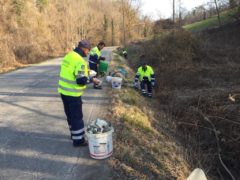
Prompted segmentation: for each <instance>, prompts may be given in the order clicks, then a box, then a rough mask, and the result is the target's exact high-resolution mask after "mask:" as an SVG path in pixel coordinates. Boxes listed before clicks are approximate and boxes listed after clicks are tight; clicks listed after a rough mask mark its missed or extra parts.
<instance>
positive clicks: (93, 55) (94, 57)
mask: <svg viewBox="0 0 240 180" xmlns="http://www.w3.org/2000/svg"><path fill="white" fill-rule="evenodd" d="M100 57H101V51H100V50H99V49H98V47H97V46H96V47H94V48H92V49H91V51H90V56H89V62H90V63H93V64H99V58H100Z"/></svg>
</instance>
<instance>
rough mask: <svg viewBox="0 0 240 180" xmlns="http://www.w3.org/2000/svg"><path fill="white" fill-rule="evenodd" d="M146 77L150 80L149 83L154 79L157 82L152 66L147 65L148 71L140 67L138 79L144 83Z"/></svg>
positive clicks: (137, 74)
mask: <svg viewBox="0 0 240 180" xmlns="http://www.w3.org/2000/svg"><path fill="white" fill-rule="evenodd" d="M145 77H146V78H148V80H149V81H151V80H153V79H154V80H155V78H154V72H153V69H152V67H151V66H148V65H147V69H146V71H144V70H143V68H142V66H140V67H139V68H138V70H137V73H136V78H138V79H139V80H140V81H142V80H143V78H145ZM152 78H153V79H152Z"/></svg>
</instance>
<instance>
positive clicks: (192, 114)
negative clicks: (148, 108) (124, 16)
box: [128, 23, 240, 180]
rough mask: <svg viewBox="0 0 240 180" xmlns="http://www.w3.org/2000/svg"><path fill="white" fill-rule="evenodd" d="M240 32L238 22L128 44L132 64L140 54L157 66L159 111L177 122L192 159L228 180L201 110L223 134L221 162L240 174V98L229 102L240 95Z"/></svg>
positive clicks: (192, 163)
mask: <svg viewBox="0 0 240 180" xmlns="http://www.w3.org/2000/svg"><path fill="white" fill-rule="evenodd" d="M239 32H240V25H239V23H232V24H227V25H225V26H222V27H221V28H219V29H212V30H209V31H204V32H203V33H201V34H192V33H190V32H189V31H183V30H180V31H173V32H171V33H169V34H166V35H162V36H158V37H156V39H152V40H149V41H146V42H142V43H136V44H132V45H131V47H129V48H128V51H129V59H130V60H131V61H130V62H131V66H132V67H137V66H136V64H137V62H136V59H137V56H139V55H140V54H142V53H145V55H146V57H148V58H147V59H146V60H147V61H148V63H149V64H150V65H152V66H153V67H154V70H155V74H156V77H157V78H156V81H157V83H156V85H157V86H156V87H155V97H156V96H157V98H158V101H159V104H158V105H156V107H158V109H157V111H155V112H160V114H165V115H166V116H167V117H168V118H169V119H171V120H170V121H165V125H164V126H165V127H167V126H169V125H171V123H173V124H175V126H173V125H172V126H171V127H173V128H172V129H169V128H168V129H167V130H168V132H167V133H169V132H172V134H173V136H175V137H176V138H175V139H176V140H177V139H179V138H181V139H182V141H181V142H182V145H183V146H184V147H185V152H183V153H187V154H188V156H187V158H185V159H187V163H188V164H189V165H190V166H191V167H192V168H195V167H200V168H202V169H204V171H205V172H206V173H207V175H208V177H209V179H213V180H215V179H216V180H218V179H229V175H228V174H227V173H226V170H224V168H223V167H222V165H221V163H220V161H219V159H218V156H217V153H216V152H217V147H216V137H215V135H214V133H213V132H214V131H213V129H212V126H211V125H210V124H209V122H206V120H205V119H204V118H203V117H202V115H201V114H200V112H201V111H202V112H203V114H204V115H205V116H206V117H209V118H210V120H211V122H212V123H213V124H214V125H215V127H216V129H217V132H218V133H219V141H220V146H221V156H222V160H223V161H224V163H226V165H227V167H228V168H229V169H230V171H231V172H232V173H233V174H234V175H235V177H239V160H238V159H236V157H239V151H238V149H240V143H239V138H236V137H239V136H240V135H239V132H240V131H239V129H240V126H239V123H240V122H239V120H240V118H239V107H240V106H239V103H240V101H239V96H238V97H237V100H236V102H231V101H229V100H228V95H229V94H235V93H236V94H238V93H239V89H240V87H239V84H240V80H239V76H240V71H239V69H240V64H239V56H240V51H239V49H240V34H239ZM162 111H163V112H162ZM163 120H165V118H163V119H161V121H163ZM174 127H175V128H174ZM164 129H165V128H162V130H164Z"/></svg>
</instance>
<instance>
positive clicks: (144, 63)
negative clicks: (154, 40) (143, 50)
mask: <svg viewBox="0 0 240 180" xmlns="http://www.w3.org/2000/svg"><path fill="white" fill-rule="evenodd" d="M139 61H140V64H141V66H142V68H143V70H146V69H147V63H146V59H145V55H144V54H143V55H141V56H140V59H139Z"/></svg>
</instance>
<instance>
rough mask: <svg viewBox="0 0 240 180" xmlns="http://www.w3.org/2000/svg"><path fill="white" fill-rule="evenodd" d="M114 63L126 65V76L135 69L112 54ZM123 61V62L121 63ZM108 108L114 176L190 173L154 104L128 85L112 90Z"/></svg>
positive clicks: (175, 176)
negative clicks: (112, 137) (112, 144)
mask: <svg viewBox="0 0 240 180" xmlns="http://www.w3.org/2000/svg"><path fill="white" fill-rule="evenodd" d="M115 60H117V61H112V64H114V66H117V65H120V66H124V67H125V68H127V69H128V73H129V74H128V76H127V81H128V78H130V77H133V75H134V72H133V71H132V70H131V69H129V68H128V65H126V64H125V62H123V59H119V57H115ZM123 64H125V65H123ZM110 96H111V97H112V102H111V108H110V109H109V114H108V117H107V119H109V120H111V121H112V123H113V126H114V127H116V128H115V132H114V153H113V156H112V158H110V160H109V163H110V165H111V167H112V168H113V170H114V171H113V177H114V179H169V180H170V179H171V180H172V179H179V180H183V179H185V178H186V176H187V174H188V173H189V166H188V164H187V162H186V161H185V158H184V154H183V153H182V152H184V150H183V149H182V147H181V146H179V144H178V143H176V142H175V140H174V139H173V138H172V137H171V136H169V134H168V133H167V132H165V131H162V130H161V129H165V128H163V122H162V119H164V118H166V117H165V113H164V112H162V111H161V113H160V114H159V113H158V112H154V111H155V110H154V107H156V104H152V102H151V101H150V100H149V99H145V98H142V96H141V95H140V94H139V93H137V92H136V91H135V90H134V89H132V88H130V87H127V86H126V83H125V86H123V87H122V89H121V90H120V91H119V90H114V89H113V90H112V91H111V92H110Z"/></svg>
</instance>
